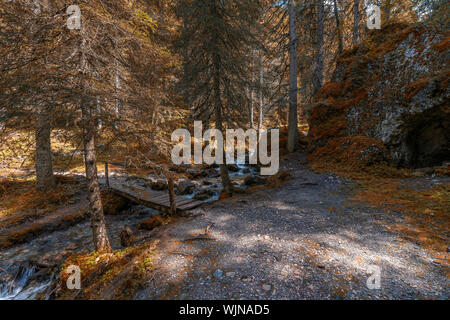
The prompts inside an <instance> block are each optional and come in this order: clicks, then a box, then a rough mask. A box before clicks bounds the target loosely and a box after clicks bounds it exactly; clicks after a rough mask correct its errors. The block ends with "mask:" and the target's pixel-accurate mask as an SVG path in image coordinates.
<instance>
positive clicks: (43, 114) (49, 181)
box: [35, 106, 56, 192]
mask: <svg viewBox="0 0 450 320" xmlns="http://www.w3.org/2000/svg"><path fill="white" fill-rule="evenodd" d="M50 134H51V125H50V116H49V114H48V111H47V110H46V107H45V106H41V107H40V111H39V114H38V118H37V126H36V161H35V167H36V187H37V189H38V190H39V191H41V192H46V191H49V190H52V189H54V188H55V187H56V184H55V177H54V176H53V165H52V150H51V142H50Z"/></svg>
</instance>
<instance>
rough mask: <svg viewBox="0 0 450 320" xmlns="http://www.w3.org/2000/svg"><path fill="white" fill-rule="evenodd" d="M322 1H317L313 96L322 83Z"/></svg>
mask: <svg viewBox="0 0 450 320" xmlns="http://www.w3.org/2000/svg"><path fill="white" fill-rule="evenodd" d="M323 15H324V14H323V0H318V1H317V52H316V69H315V71H314V77H313V78H314V79H313V80H314V83H313V96H315V95H316V94H317V92H318V91H319V89H320V87H322V81H323Z"/></svg>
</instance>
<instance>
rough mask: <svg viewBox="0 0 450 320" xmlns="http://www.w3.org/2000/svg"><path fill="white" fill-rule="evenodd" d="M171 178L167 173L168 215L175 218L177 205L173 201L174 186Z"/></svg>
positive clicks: (174, 200)
mask: <svg viewBox="0 0 450 320" xmlns="http://www.w3.org/2000/svg"><path fill="white" fill-rule="evenodd" d="M174 185H175V184H174V181H173V176H172V174H171V173H168V177H167V186H168V188H169V202H170V215H171V216H175V215H176V214H177V204H176V199H175V186H174Z"/></svg>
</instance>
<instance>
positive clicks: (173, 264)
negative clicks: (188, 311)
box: [136, 154, 449, 299]
mask: <svg viewBox="0 0 450 320" xmlns="http://www.w3.org/2000/svg"><path fill="white" fill-rule="evenodd" d="M302 157H304V155H301V154H295V155H292V156H291V157H290V158H289V159H287V160H286V161H285V162H284V163H283V165H282V169H284V170H288V171H289V172H290V173H292V175H293V179H292V180H291V181H290V182H288V183H287V184H285V185H284V186H283V187H282V188H280V189H265V190H261V191H259V192H255V193H253V194H251V195H247V196H238V197H234V198H232V199H229V200H226V201H221V202H217V203H213V204H211V205H208V206H205V207H204V208H202V209H199V210H196V211H195V212H194V214H196V215H197V217H194V218H192V219H190V220H189V221H181V222H178V223H177V224H175V225H171V226H168V227H167V230H166V234H165V237H163V238H162V239H161V244H160V249H159V250H158V252H159V253H158V254H157V255H156V257H155V260H154V264H155V267H156V271H155V274H154V275H152V279H151V280H150V281H149V283H148V286H147V287H146V288H145V289H144V290H142V291H140V292H139V293H138V294H137V296H136V298H138V299H258V298H264V299H386V298H389V299H423V298H432V299H448V298H449V294H448V293H449V290H448V289H449V288H448V285H449V281H448V278H447V273H448V267H445V266H443V265H441V264H439V263H438V261H436V260H434V258H433V256H432V255H431V253H429V252H428V251H427V250H425V249H424V248H422V247H421V246H419V245H418V244H416V243H412V242H408V241H405V240H402V239H401V238H400V236H401V235H400V234H398V233H395V232H392V231H387V230H386V228H385V227H384V226H385V225H389V224H392V223H399V222H402V221H403V219H404V218H403V216H401V215H400V214H399V213H396V212H387V211H385V210H384V211H382V210H380V211H376V210H373V209H370V208H369V207H366V206H364V205H362V204H361V205H357V204H355V203H349V202H348V201H347V198H348V195H349V194H350V192H351V188H352V186H353V183H352V182H351V181H347V180H345V179H342V178H339V177H336V176H333V175H329V174H316V173H314V172H312V171H311V170H310V169H309V168H308V167H306V166H302V165H300V164H299V163H301V160H302ZM208 226H210V228H209V230H208V233H207V235H206V237H205V239H203V238H202V236H200V237H199V235H201V234H203V233H205V229H206V228H207V227H208ZM162 231H163V230H161V232H162ZM162 233H163V232H162ZM186 239H188V240H186ZM378 268H379V270H380V271H381V274H380V280H381V283H380V285H381V288H380V289H372V290H371V289H369V288H368V286H367V280H368V278H369V277H370V276H371V275H373V274H374V273H375V270H377V269H378Z"/></svg>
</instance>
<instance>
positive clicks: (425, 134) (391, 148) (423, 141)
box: [309, 24, 450, 167]
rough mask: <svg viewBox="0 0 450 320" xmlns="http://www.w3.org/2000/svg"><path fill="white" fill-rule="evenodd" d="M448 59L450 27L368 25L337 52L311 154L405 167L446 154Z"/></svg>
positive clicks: (314, 120)
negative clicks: (355, 42) (362, 36)
mask: <svg viewBox="0 0 450 320" xmlns="http://www.w3.org/2000/svg"><path fill="white" fill-rule="evenodd" d="M448 61H449V39H448V32H441V31H436V30H431V29H426V28H424V27H422V26H417V25H414V26H408V25H402V24H392V25H388V26H386V27H385V28H383V29H382V30H374V31H371V32H370V34H369V36H368V38H367V40H366V41H364V42H363V43H362V44H360V45H359V46H357V47H356V48H354V49H353V50H351V51H348V52H345V53H344V54H343V55H342V56H341V57H339V59H338V61H337V66H336V70H335V72H334V74H333V77H332V81H331V82H330V83H327V84H326V85H324V87H323V88H322V89H321V90H320V92H319V94H318V97H317V99H316V104H315V105H314V106H313V107H312V109H311V111H310V112H309V122H310V134H309V141H310V151H311V152H312V153H313V156H314V154H316V156H317V155H320V156H324V157H326V156H327V155H328V156H331V157H337V158H339V157H340V158H341V160H342V161H350V160H355V161H359V162H361V163H364V164H365V165H370V164H372V163H373V162H377V161H383V160H390V161H393V162H394V163H395V164H397V165H399V166H405V167H427V166H435V165H441V164H442V163H443V162H444V161H446V160H449V159H450V105H449V94H450V92H449V87H448V79H449V76H450V72H449V71H450V69H449V65H448ZM352 157H353V158H352ZM355 157H356V159H355ZM350 158H352V159H350Z"/></svg>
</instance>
